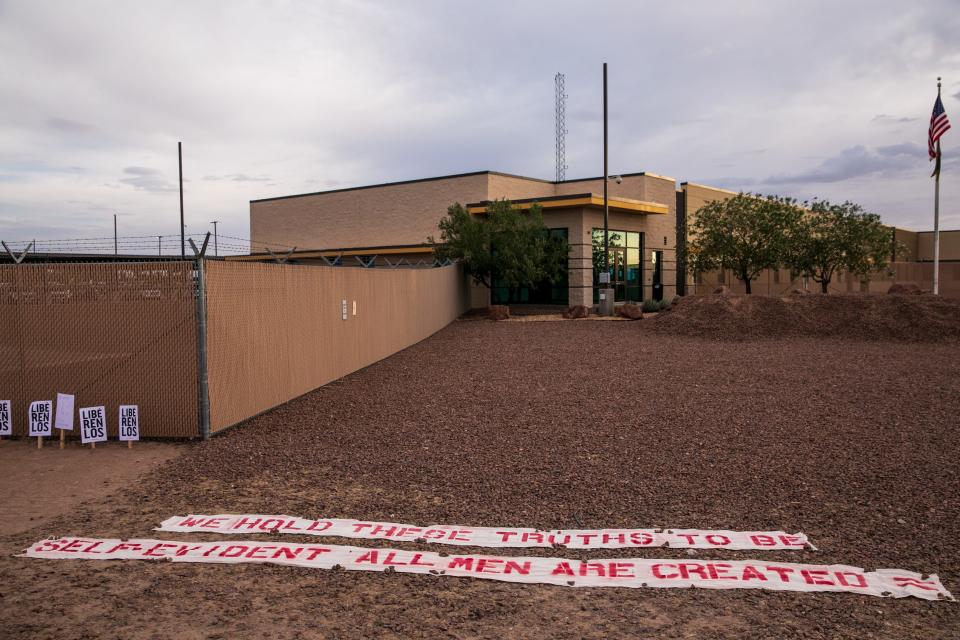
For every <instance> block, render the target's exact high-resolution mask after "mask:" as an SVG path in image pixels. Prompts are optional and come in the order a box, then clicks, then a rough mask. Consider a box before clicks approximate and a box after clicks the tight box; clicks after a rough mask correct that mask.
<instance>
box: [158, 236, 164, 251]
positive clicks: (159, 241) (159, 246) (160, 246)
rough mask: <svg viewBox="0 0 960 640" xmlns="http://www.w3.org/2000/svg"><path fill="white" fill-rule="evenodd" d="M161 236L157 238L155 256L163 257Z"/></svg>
mask: <svg viewBox="0 0 960 640" xmlns="http://www.w3.org/2000/svg"><path fill="white" fill-rule="evenodd" d="M162 238H163V236H157V255H158V256H159V255H163V241H162Z"/></svg>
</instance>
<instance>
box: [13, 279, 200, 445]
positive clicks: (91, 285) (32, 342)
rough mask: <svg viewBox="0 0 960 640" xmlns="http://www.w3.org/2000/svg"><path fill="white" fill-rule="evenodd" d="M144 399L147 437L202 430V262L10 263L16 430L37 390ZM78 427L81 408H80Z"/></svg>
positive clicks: (48, 395)
mask: <svg viewBox="0 0 960 640" xmlns="http://www.w3.org/2000/svg"><path fill="white" fill-rule="evenodd" d="M57 392H60V393H70V394H74V395H75V396H76V407H77V408H79V407H86V406H97V405H104V406H106V410H107V425H108V433H109V435H110V438H111V439H112V438H116V435H117V412H118V408H119V405H120V404H138V405H139V406H140V424H141V432H142V434H143V435H144V436H147V437H157V436H163V437H194V436H196V435H197V334H196V302H195V295H194V278H193V263H192V262H155V263H107V264H103V263H98V264H29V265H0V399H3V400H8V399H9V400H12V401H13V432H14V435H26V434H27V423H28V418H27V412H28V409H29V405H30V402H32V401H34V400H55V399H56V394H57ZM74 417H75V419H74V424H75V427H74V428H75V431H74V433H75V434H78V433H79V432H78V431H77V427H76V416H74Z"/></svg>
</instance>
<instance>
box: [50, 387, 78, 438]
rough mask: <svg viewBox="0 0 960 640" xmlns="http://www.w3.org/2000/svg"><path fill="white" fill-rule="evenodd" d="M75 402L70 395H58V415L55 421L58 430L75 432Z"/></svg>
mask: <svg viewBox="0 0 960 640" xmlns="http://www.w3.org/2000/svg"><path fill="white" fill-rule="evenodd" d="M73 401H74V398H73V396H72V395H70V394H68V393H58V394H57V414H56V417H55V418H54V420H53V426H54V427H56V428H57V429H63V430H65V431H73Z"/></svg>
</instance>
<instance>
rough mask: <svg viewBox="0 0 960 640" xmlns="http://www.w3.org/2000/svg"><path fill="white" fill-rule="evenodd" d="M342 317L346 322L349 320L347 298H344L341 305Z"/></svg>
mask: <svg viewBox="0 0 960 640" xmlns="http://www.w3.org/2000/svg"><path fill="white" fill-rule="evenodd" d="M340 315H341V317H342V318H343V319H344V320H346V319H347V299H346V298H344V299H343V301H342V302H341V303H340Z"/></svg>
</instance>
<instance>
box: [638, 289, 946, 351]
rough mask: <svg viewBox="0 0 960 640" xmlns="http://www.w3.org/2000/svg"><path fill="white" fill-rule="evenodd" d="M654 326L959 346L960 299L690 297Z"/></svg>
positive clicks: (681, 331) (731, 335)
mask: <svg viewBox="0 0 960 640" xmlns="http://www.w3.org/2000/svg"><path fill="white" fill-rule="evenodd" d="M651 327H653V329H654V331H657V332H660V333H665V334H671V335H690V336H703V337H709V338H717V339H730V340H741V339H744V338H749V337H764V336H809V337H841V338H850V339H861V340H898V341H909V342H940V341H949V342H956V341H960V300H954V299H949V298H940V297H935V296H890V295H864V294H851V295H835V294H831V295H802V296H801V295H792V296H787V297H778V296H760V295H752V296H729V295H702V296H687V297H685V298H683V299H682V300H681V301H680V302H679V303H678V304H677V305H676V306H674V308H673V311H672V312H671V313H669V314H660V316H659V317H658V318H656V319H655V320H654V321H653V322H652V323H651Z"/></svg>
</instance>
